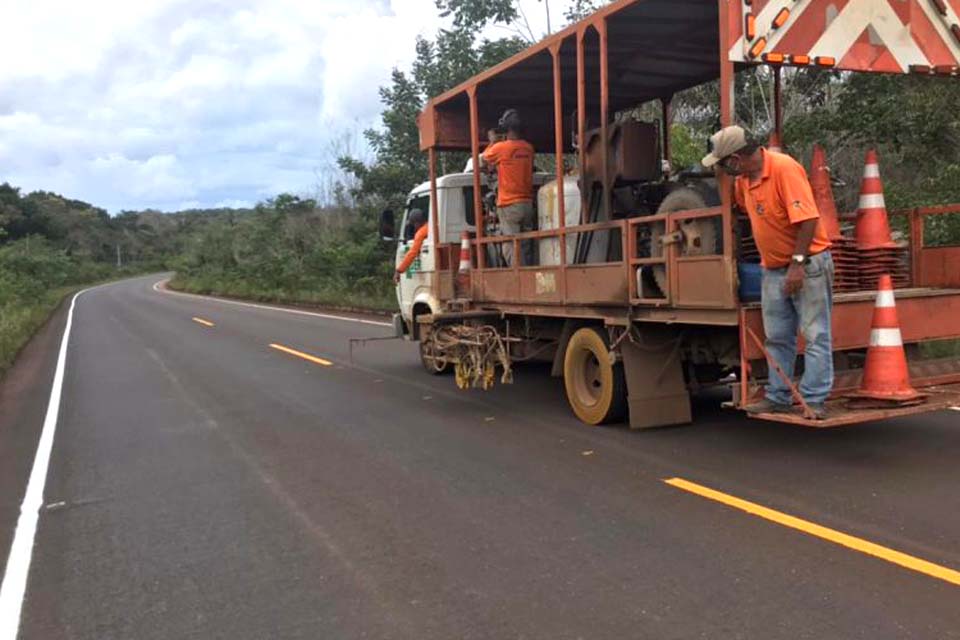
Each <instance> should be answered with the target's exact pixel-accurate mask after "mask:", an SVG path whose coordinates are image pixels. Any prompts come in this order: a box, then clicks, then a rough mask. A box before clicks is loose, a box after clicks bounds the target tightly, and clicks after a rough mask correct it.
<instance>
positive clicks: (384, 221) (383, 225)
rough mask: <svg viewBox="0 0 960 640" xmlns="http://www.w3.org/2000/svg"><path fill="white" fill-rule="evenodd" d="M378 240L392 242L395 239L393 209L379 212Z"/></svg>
mask: <svg viewBox="0 0 960 640" xmlns="http://www.w3.org/2000/svg"><path fill="white" fill-rule="evenodd" d="M380 239H381V240H383V241H384V242H393V241H394V240H396V239H397V232H396V220H395V219H394V217H393V209H384V210H383V211H381V212H380Z"/></svg>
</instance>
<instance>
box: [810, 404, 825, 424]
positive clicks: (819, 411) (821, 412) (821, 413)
mask: <svg viewBox="0 0 960 640" xmlns="http://www.w3.org/2000/svg"><path fill="white" fill-rule="evenodd" d="M807 406H808V407H810V411H812V412H813V419H814V420H826V419H827V418H829V417H830V410H829V409H827V405H826V403H825V402H820V403H816V402H808V403H807Z"/></svg>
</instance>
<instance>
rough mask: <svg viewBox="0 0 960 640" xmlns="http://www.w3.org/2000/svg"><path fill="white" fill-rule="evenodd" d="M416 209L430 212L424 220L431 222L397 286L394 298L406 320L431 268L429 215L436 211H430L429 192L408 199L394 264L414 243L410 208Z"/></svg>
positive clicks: (432, 257)
mask: <svg viewBox="0 0 960 640" xmlns="http://www.w3.org/2000/svg"><path fill="white" fill-rule="evenodd" d="M414 209H419V210H420V211H423V212H424V213H427V212H428V211H429V212H430V213H429V214H428V215H429V217H428V219H427V224H428V225H430V233H429V234H428V235H427V239H426V240H425V241H424V242H423V246H422V247H420V255H419V256H417V257H416V258H415V259H414V261H413V264H411V265H410V268H409V269H407V271H406V273H404V274H402V275H401V276H400V285H399V286H398V287H397V302H398V303H399V305H400V313H401V314H402V315H403V317H404V318H405V319H407V320H412V319H413V305H414V302H415V301H416V297H417V294H418V293H419V292H420V291H423V290H428V289H429V287H430V274H431V273H433V270H434V259H435V251H434V250H433V249H434V238H433V224H432V217H433V215H435V212H433V211H431V207H430V194H429V193H422V194H414V195H413V196H411V197H410V199H409V200H408V201H407V207H406V209H405V210H404V212H403V223H402V224H401V226H400V230H401V235H400V242H399V243H398V244H397V257H396V262H395V263H394V264H396V265H399V264H400V262H402V261H403V257H404V256H405V255H407V251H408V250H409V249H410V247H411V245H412V244H413V235H414V233H415V230H414V229H413V228H412V227H411V226H410V225H409V218H410V212H411V211H413V210H414Z"/></svg>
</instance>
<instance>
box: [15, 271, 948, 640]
mask: <svg viewBox="0 0 960 640" xmlns="http://www.w3.org/2000/svg"><path fill="white" fill-rule="evenodd" d="M159 280H161V277H159V276H153V277H149V278H139V279H133V280H128V281H124V282H120V283H115V284H111V285H107V286H102V287H98V288H95V289H92V290H90V291H88V292H86V293H84V294H83V295H82V296H80V297H79V298H78V299H77V301H76V305H75V309H74V314H73V320H72V328H71V334H70V337H69V346H68V350H67V352H66V356H65V365H64V369H63V381H62V400H61V403H59V415H58V416H57V420H56V425H55V427H56V431H55V436H54V438H53V441H52V448H51V449H50V457H49V466H48V469H47V471H46V473H45V474H40V480H39V481H38V482H40V483H41V485H42V486H41V487H40V489H41V492H40V493H39V494H38V495H42V507H41V508H40V509H39V522H38V526H37V529H36V533H35V535H31V536H29V537H27V536H26V534H25V533H23V532H22V531H21V532H20V537H21V541H22V540H23V539H26V540H27V542H28V543H29V544H27V546H26V547H25V548H26V549H27V551H28V553H27V554H26V555H27V556H28V558H27V559H29V560H30V563H29V567H28V570H27V573H26V574H25V576H28V579H26V577H25V579H24V582H25V586H24V589H23V593H22V597H21V598H18V599H17V600H18V602H17V606H16V607H14V608H13V609H9V608H8V609H5V611H8V612H9V611H12V610H17V609H18V608H19V615H18V619H17V620H12V621H11V620H10V618H11V617H12V616H10V615H7V616H5V617H6V618H7V619H6V620H3V621H2V622H0V625H2V626H0V638H2V637H12V636H10V635H8V636H4V635H3V634H4V633H7V634H12V633H16V630H17V629H19V637H21V638H28V639H44V640H47V639H57V638H84V639H86V638H91V639H101V638H164V639H170V638H188V637H189V638H332V639H339V638H347V639H349V638H411V639H432V638H437V639H445V640H446V639H453V638H483V639H487V638H549V639H560V638H601V639H606V638H656V639H664V638H763V639H771V638H870V639H872V640H873V639H878V638H950V637H960V583H958V582H957V581H956V580H955V578H956V576H958V575H960V574H956V570H958V569H960V491H958V490H957V487H958V486H960V414H958V413H956V412H944V413H940V414H935V415H927V416H920V417H913V418H908V419H902V420H897V421H888V422H884V423H878V424H872V425H866V426H860V427H853V428H847V429H842V430H828V431H809V430H804V429H801V428H795V427H790V426H786V425H772V424H765V423H760V422H755V421H750V420H746V419H744V418H742V417H740V416H739V415H735V414H729V413H725V412H722V411H721V410H720V409H718V408H716V404H717V400H718V399H717V397H716V396H714V397H707V398H703V399H699V400H698V401H697V404H696V406H695V410H696V414H697V415H696V423H695V424H694V425H691V426H685V427H679V428H668V429H659V430H653V431H646V432H631V431H630V430H628V429H626V428H623V427H620V428H590V427H586V426H584V425H582V424H579V423H578V422H577V421H576V420H575V419H574V418H572V416H571V414H570V412H569V410H568V408H567V406H566V402H565V400H564V397H563V391H562V383H561V382H560V381H558V380H555V379H551V378H549V376H548V375H547V374H548V371H547V370H546V369H545V368H543V367H523V368H520V369H518V370H517V372H516V384H514V385H513V386H511V387H502V386H498V387H497V388H496V389H495V390H493V391H491V392H486V393H484V392H482V391H471V392H461V391H458V390H457V389H456V388H455V385H454V384H453V380H452V378H450V377H438V378H434V377H430V376H428V375H427V374H426V373H424V372H422V370H421V369H420V367H419V363H418V361H417V356H416V347H415V346H414V345H411V344H407V343H401V342H397V341H385V342H373V343H369V344H367V345H366V346H365V347H362V348H360V349H358V350H357V351H356V353H355V363H354V364H352V365H351V364H350V361H349V353H348V338H351V337H373V336H382V335H387V334H389V333H390V328H389V327H388V326H383V325H382V324H377V323H376V322H377V321H376V319H375V320H374V322H373V323H369V322H357V321H352V320H348V319H337V318H330V317H321V316H316V315H306V314H300V313H286V312H282V311H277V310H271V309H267V308H258V307H255V306H246V305H240V304H231V303H228V302H224V301H218V300H215V299H209V298H201V297H193V296H185V295H177V294H174V293H171V292H163V291H158V290H157V289H156V288H155V287H154V285H155V284H156V283H157V282H158V281H159ZM66 316H67V314H66V309H64V310H62V311H61V312H60V313H58V315H57V316H56V317H55V318H54V321H53V322H51V324H50V325H49V326H48V327H47V328H46V329H45V330H44V331H43V332H41V334H40V335H38V336H37V338H36V339H35V340H34V342H33V343H32V344H31V345H30V348H29V349H28V350H27V351H26V352H25V353H24V354H23V356H22V357H21V359H20V361H19V363H18V365H17V367H16V369H14V371H13V373H12V374H11V375H10V376H8V379H7V380H6V382H5V383H4V384H3V386H2V388H0V545H2V546H0V548H2V550H3V551H2V556H6V550H7V549H10V548H11V544H12V541H13V539H14V536H15V532H16V531H17V526H18V524H17V523H18V516H19V513H20V508H21V503H22V502H23V501H24V492H25V490H26V486H27V483H28V478H29V476H30V473H31V469H32V468H33V466H34V464H35V461H34V456H35V452H36V451H37V446H38V445H37V443H38V440H39V439H40V435H41V431H42V428H43V422H44V416H45V412H46V411H47V403H48V401H49V398H50V393H51V382H52V381H53V379H54V372H55V370H56V360H57V355H58V354H57V349H58V347H59V344H60V336H61V334H62V332H63V328H64V324H65V320H66ZM271 345H273V346H271ZM298 354H299V355H298ZM35 475H36V474H35ZM671 479H680V480H678V481H676V482H675V483H674V484H668V483H667V482H665V480H671ZM684 483H693V484H684ZM684 487H687V488H684ZM698 487H699V488H700V489H698ZM711 491H714V492H720V493H716V494H713V493H711ZM740 500H742V501H749V503H750V504H748V505H744V503H741V502H738V501H740ZM725 501H726V502H725ZM751 505H760V506H761V507H763V508H766V509H768V510H771V511H769V512H767V511H761V512H760V514H759V515H756V514H752V513H748V511H749V510H750V509H753V508H754V507H753V506H751ZM745 509H746V510H745ZM28 511H29V510H28ZM791 517H794V518H799V519H802V521H793V520H791V519H790V518H791ZM22 520H23V519H21V521H22ZM798 522H799V524H798ZM24 527H25V525H21V529H24ZM817 527H822V528H823V529H822V530H821V529H818V528H817ZM825 532H826V533H825ZM831 532H832V533H831ZM843 535H848V536H853V538H850V539H847V538H843V537H842V536H843ZM837 536H841V537H839V538H838V537H837ZM850 540H854V542H850ZM871 545H873V546H871ZM20 548H21V550H22V549H23V548H24V547H23V545H22V544H21V546H20ZM31 548H32V554H30V553H29V550H30V549H31ZM898 553H899V554H903V555H897V554H898ZM15 556H17V557H15ZM22 556H23V554H22V552H18V553H17V554H14V555H11V557H10V558H9V561H8V562H7V563H6V564H5V565H0V566H4V567H5V569H4V580H5V582H4V589H5V591H6V592H7V594H8V595H7V596H5V597H7V600H12V598H11V597H9V593H15V589H13V588H12V587H11V586H10V585H13V584H14V582H15V580H16V576H15V575H14V574H16V573H17V571H18V568H17V567H21V568H22V565H23V560H24V558H23V557H22ZM905 558H906V560H904V559H905ZM3 559H4V558H3V557H0V561H3ZM3 606H5V607H9V606H10V602H6V603H4V605H3ZM11 629H12V630H13V631H11Z"/></svg>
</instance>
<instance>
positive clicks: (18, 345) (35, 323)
mask: <svg viewBox="0 0 960 640" xmlns="http://www.w3.org/2000/svg"><path fill="white" fill-rule="evenodd" d="M80 289H81V287H59V288H56V289H50V290H49V291H46V292H44V293H43V294H41V295H40V296H39V297H37V298H34V299H33V300H31V301H30V302H29V303H24V302H22V301H21V302H18V301H12V302H5V303H4V304H2V305H0V378H2V377H3V375H4V374H5V373H6V372H7V370H8V369H9V368H10V366H11V365H13V361H14V360H15V359H16V357H17V354H18V353H20V349H22V348H23V346H24V345H25V344H26V343H27V342H28V341H29V340H30V338H31V337H32V336H33V334H34V333H36V331H37V330H38V329H39V328H40V327H42V326H43V324H44V323H45V322H46V321H47V319H48V318H49V317H50V315H51V314H52V313H53V312H54V310H55V309H56V308H57V306H58V305H59V304H60V301H61V300H63V299H64V298H65V297H66V296H68V295H70V294H71V293H73V292H75V291H78V290H80Z"/></svg>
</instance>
